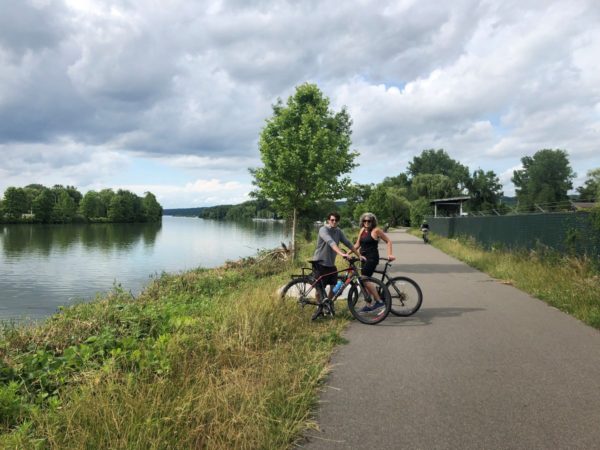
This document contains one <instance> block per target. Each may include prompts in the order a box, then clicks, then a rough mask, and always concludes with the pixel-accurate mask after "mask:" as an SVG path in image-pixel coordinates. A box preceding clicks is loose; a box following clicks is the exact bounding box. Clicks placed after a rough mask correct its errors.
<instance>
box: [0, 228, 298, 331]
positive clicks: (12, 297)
mask: <svg viewBox="0 0 600 450" xmlns="http://www.w3.org/2000/svg"><path fill="white" fill-rule="evenodd" d="M288 240H289V238H288V237H286V235H285V230H284V226H283V224H281V223H277V222H247V223H235V222H218V221H212V220H203V219H198V218H191V217H170V216H164V217H163V221H162V223H159V224H89V225H74V224H72V225H71V224H68V225H1V224H0V319H4V320H6V319H24V318H30V319H40V318H43V317H47V316H49V315H50V314H52V313H54V312H56V310H57V308H58V307H59V306H61V305H69V304H72V303H75V302H79V301H82V300H90V299H93V298H94V297H95V296H96V294H98V293H104V292H107V291H110V290H111V288H112V287H113V286H114V285H115V284H117V283H118V284H120V285H121V286H122V287H123V288H124V289H126V290H129V291H131V292H132V293H133V294H134V295H137V294H138V293H139V292H140V291H141V289H142V288H143V286H144V285H146V284H147V283H148V282H149V281H150V278H151V277H153V276H156V275H160V274H161V273H162V272H182V271H185V270H189V269H193V268H196V267H206V268H210V267H217V266H220V265H222V264H223V263H224V262H225V261H227V260H235V259H239V258H241V257H245V256H252V255H254V254H256V253H257V251H259V250H262V249H271V248H275V247H280V246H281V242H287V241H288Z"/></svg>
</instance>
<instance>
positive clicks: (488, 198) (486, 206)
mask: <svg viewBox="0 0 600 450" xmlns="http://www.w3.org/2000/svg"><path fill="white" fill-rule="evenodd" d="M467 189H468V191H469V196H470V197H471V199H470V200H469V208H470V210H471V211H490V210H492V209H496V208H497V207H498V205H499V204H500V200H501V199H502V195H503V194H504V193H503V192H502V185H501V184H500V179H499V178H498V177H497V176H496V174H495V173H494V171H493V170H488V171H487V172H484V171H483V170H482V169H477V170H476V171H475V172H473V176H472V177H471V179H470V180H469V181H468V182H467Z"/></svg>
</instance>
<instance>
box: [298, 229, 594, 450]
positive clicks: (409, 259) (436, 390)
mask: <svg viewBox="0 0 600 450" xmlns="http://www.w3.org/2000/svg"><path fill="white" fill-rule="evenodd" d="M388 235H389V236H390V237H391V239H392V240H393V242H394V254H395V255H396V257H397V258H398V259H397V261H395V262H394V265H393V266H392V268H391V269H392V273H393V274H394V275H406V276H408V277H410V278H413V279H414V280H415V281H417V283H419V285H420V286H421V288H422V290H423V296H424V300H423V306H422V307H421V309H420V310H419V311H418V312H417V313H416V314H415V315H414V316H412V317H408V318H401V317H395V316H393V315H391V314H390V315H389V316H388V318H387V319H386V320H385V321H384V322H382V323H381V324H379V325H375V326H369V325H363V324H360V323H358V322H352V324H351V325H350V326H349V327H348V329H347V331H346V333H345V335H344V337H345V338H346V339H347V340H348V343H347V344H343V345H340V346H339V347H338V349H337V350H336V352H335V353H334V355H333V357H332V360H331V373H330V374H329V376H328V378H327V380H326V382H325V384H324V386H323V390H322V393H321V396H320V402H319V409H318V411H317V416H316V421H317V424H318V428H319V429H318V430H309V431H308V432H307V433H306V435H305V436H306V438H305V440H304V441H303V442H301V443H300V447H301V448H306V449H327V450H336V449H586V450H587V449H600V332H598V331H597V330H595V329H593V328H591V327H589V326H587V325H585V324H583V323H582V322H580V321H578V320H576V319H574V318H572V317H570V316H568V315H567V314H564V313H562V312H560V311H559V310H557V309H555V308H553V307H550V306H548V305H547V304H546V303H544V302H542V301H540V300H538V299H536V298H533V297H531V296H530V295H528V294H525V293H523V292H521V291H519V290H518V289H516V288H514V287H512V286H510V285H508V284H505V283H503V282H501V281H500V280H495V279H493V278H491V277H489V276H488V275H486V274H484V273H482V272H479V271H477V270H475V269H473V268H471V267H469V266H467V265H466V264H464V263H462V262H460V261H458V260H456V259H454V258H452V257H450V256H448V255H446V254H444V253H443V252H441V251H439V250H437V249H435V248H434V247H432V246H430V245H426V244H424V243H423V241H422V240H420V239H418V238H415V237H414V236H411V235H409V234H408V233H404V232H402V231H399V232H390V233H388ZM380 250H383V247H381V248H380ZM382 254H385V253H384V252H383V253H382ZM319 320H330V319H329V318H325V319H323V318H321V319H319Z"/></svg>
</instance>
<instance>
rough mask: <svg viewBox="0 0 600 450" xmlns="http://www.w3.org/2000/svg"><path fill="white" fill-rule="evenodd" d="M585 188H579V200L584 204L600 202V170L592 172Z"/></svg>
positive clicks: (588, 174) (589, 173)
mask: <svg viewBox="0 0 600 450" xmlns="http://www.w3.org/2000/svg"><path fill="white" fill-rule="evenodd" d="M587 176H588V179H587V180H585V184H584V185H583V186H579V187H578V188H577V192H579V200H581V201H584V202H594V201H595V202H600V168H598V169H594V170H590V171H589V172H588V173H587Z"/></svg>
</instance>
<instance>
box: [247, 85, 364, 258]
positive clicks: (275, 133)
mask: <svg viewBox="0 0 600 450" xmlns="http://www.w3.org/2000/svg"><path fill="white" fill-rule="evenodd" d="M351 123H352V121H351V119H350V116H349V115H348V113H347V111H346V109H345V108H342V110H341V111H339V112H334V111H332V110H331V109H330V108H329V99H327V97H325V96H324V95H323V94H322V93H321V91H320V90H319V88H318V87H317V86H316V85H314V84H309V83H305V84H302V85H300V86H298V87H297V88H296V92H295V93H294V95H292V96H290V97H289V98H288V100H287V103H286V104H285V105H284V104H283V102H282V101H281V100H278V101H277V103H276V104H275V105H273V115H272V116H271V118H269V119H268V120H267V123H266V125H265V127H264V128H263V130H262V132H261V135H260V140H259V148H260V154H261V161H262V163H263V164H264V167H262V168H258V169H250V172H251V174H252V175H253V176H254V184H255V185H256V186H257V188H258V192H257V194H260V195H262V196H263V197H265V198H267V199H269V200H271V201H272V202H273V207H274V208H275V210H276V211H277V212H278V213H279V214H281V215H282V216H284V217H286V218H291V219H292V248H293V249H294V248H295V240H296V227H297V223H298V217H299V216H302V215H306V214H308V213H309V212H310V210H311V209H314V208H315V207H316V206H317V205H318V203H319V201H322V200H336V199H339V198H342V197H344V193H345V189H346V188H347V186H348V185H349V183H350V180H349V178H347V177H343V178H340V177H341V176H342V175H344V174H346V173H348V172H350V171H351V170H352V169H353V168H354V167H355V166H356V164H355V163H354V159H355V158H356V157H357V156H358V154H357V153H356V152H353V151H351V150H350V145H351V139H350V135H351Z"/></svg>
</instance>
